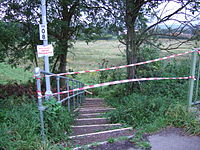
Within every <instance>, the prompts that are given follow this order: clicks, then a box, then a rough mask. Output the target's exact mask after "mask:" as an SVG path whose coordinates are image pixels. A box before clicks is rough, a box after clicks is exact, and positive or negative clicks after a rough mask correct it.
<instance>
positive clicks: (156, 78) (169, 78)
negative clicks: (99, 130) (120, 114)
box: [38, 76, 195, 98]
mask: <svg viewBox="0 0 200 150" xmlns="http://www.w3.org/2000/svg"><path fill="white" fill-rule="evenodd" d="M184 79H185V80H187V79H195V77H192V76H189V77H164V78H160V77H154V78H139V79H127V80H120V81H112V82H106V83H100V84H95V85H88V86H85V87H82V88H76V89H72V90H68V91H62V92H58V93H53V94H51V95H46V96H54V95H58V94H66V93H70V92H76V91H81V90H87V89H92V88H97V87H103V86H108V85H115V84H122V83H128V82H136V81H151V80H184ZM39 93H40V92H38V97H40V98H41V97H45V96H41V95H40V94H39Z"/></svg>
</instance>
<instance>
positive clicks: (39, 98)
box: [35, 67, 45, 143]
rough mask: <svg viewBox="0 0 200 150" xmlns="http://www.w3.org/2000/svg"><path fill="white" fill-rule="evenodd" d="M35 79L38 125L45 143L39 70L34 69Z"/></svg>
mask: <svg viewBox="0 0 200 150" xmlns="http://www.w3.org/2000/svg"><path fill="white" fill-rule="evenodd" d="M35 77H36V82H37V93H38V110H39V111H40V123H41V131H40V132H41V136H42V142H43V143H45V133H44V114H43V111H44V110H45V109H44V107H43V105H42V97H41V96H42V94H41V83H40V68H39V67H37V68H35Z"/></svg>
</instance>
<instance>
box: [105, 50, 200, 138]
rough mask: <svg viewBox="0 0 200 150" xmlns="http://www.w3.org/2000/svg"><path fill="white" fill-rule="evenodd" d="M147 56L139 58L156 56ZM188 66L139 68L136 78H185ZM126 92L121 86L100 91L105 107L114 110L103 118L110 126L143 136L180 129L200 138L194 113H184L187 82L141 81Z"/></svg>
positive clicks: (175, 63) (181, 62) (177, 63)
mask: <svg viewBox="0 0 200 150" xmlns="http://www.w3.org/2000/svg"><path fill="white" fill-rule="evenodd" d="M147 50H148V49H146V51H147ZM148 54H149V53H143V58H145V57H146V56H147V60H149V59H154V57H157V56H158V53H157V52H156V51H152V52H151V53H150V54H152V55H148ZM189 62H190V60H189V59H186V58H178V59H174V60H168V61H164V62H156V63H151V64H148V65H145V66H141V67H139V68H138V70H139V71H138V73H137V78H140V77H178V76H180V77H182V76H189V67H190V66H189V65H188V64H189ZM116 76H117V75H116ZM127 91H128V89H127V88H126V86H125V85H116V86H111V87H105V88H103V89H102V92H101V95H102V96H103V97H105V99H106V100H107V103H108V104H109V105H111V106H113V107H115V108H117V109H116V110H113V111H111V112H110V113H108V114H107V116H108V117H110V121H111V122H121V123H125V124H128V125H131V126H133V127H134V128H140V129H141V128H142V129H143V130H144V132H153V131H156V130H159V129H160V128H164V127H166V126H175V127H183V128H185V130H186V131H188V132H190V133H192V134H197V135H199V134H200V130H199V127H200V123H199V121H198V119H197V117H196V116H197V115H196V113H194V112H188V110H187V92H188V81H187V80H160V81H143V82H139V83H138V88H137V89H135V90H134V92H132V93H128V92H127Z"/></svg>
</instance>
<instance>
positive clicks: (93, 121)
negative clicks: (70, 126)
mask: <svg viewBox="0 0 200 150" xmlns="http://www.w3.org/2000/svg"><path fill="white" fill-rule="evenodd" d="M107 123H108V120H107V118H83V119H76V120H75V125H92V124H107Z"/></svg>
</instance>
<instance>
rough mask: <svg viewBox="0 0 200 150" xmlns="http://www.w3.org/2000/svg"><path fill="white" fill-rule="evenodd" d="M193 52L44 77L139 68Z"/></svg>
mask: <svg viewBox="0 0 200 150" xmlns="http://www.w3.org/2000/svg"><path fill="white" fill-rule="evenodd" d="M194 51H197V50H196V49H195V50H192V51H188V52H184V53H180V54H174V55H170V56H166V57H162V58H157V59H153V60H148V61H145V62H139V63H135V64H129V65H124V66H118V67H111V68H103V69H96V70H87V71H77V72H67V73H59V74H52V75H46V76H49V77H50V76H62V75H72V74H81V73H88V72H98V71H105V70H114V69H121V68H127V67H133V66H139V65H143V64H148V63H152V62H157V61H160V60H166V59H170V58H174V57H178V56H182V55H186V54H189V53H193V52H194Z"/></svg>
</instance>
